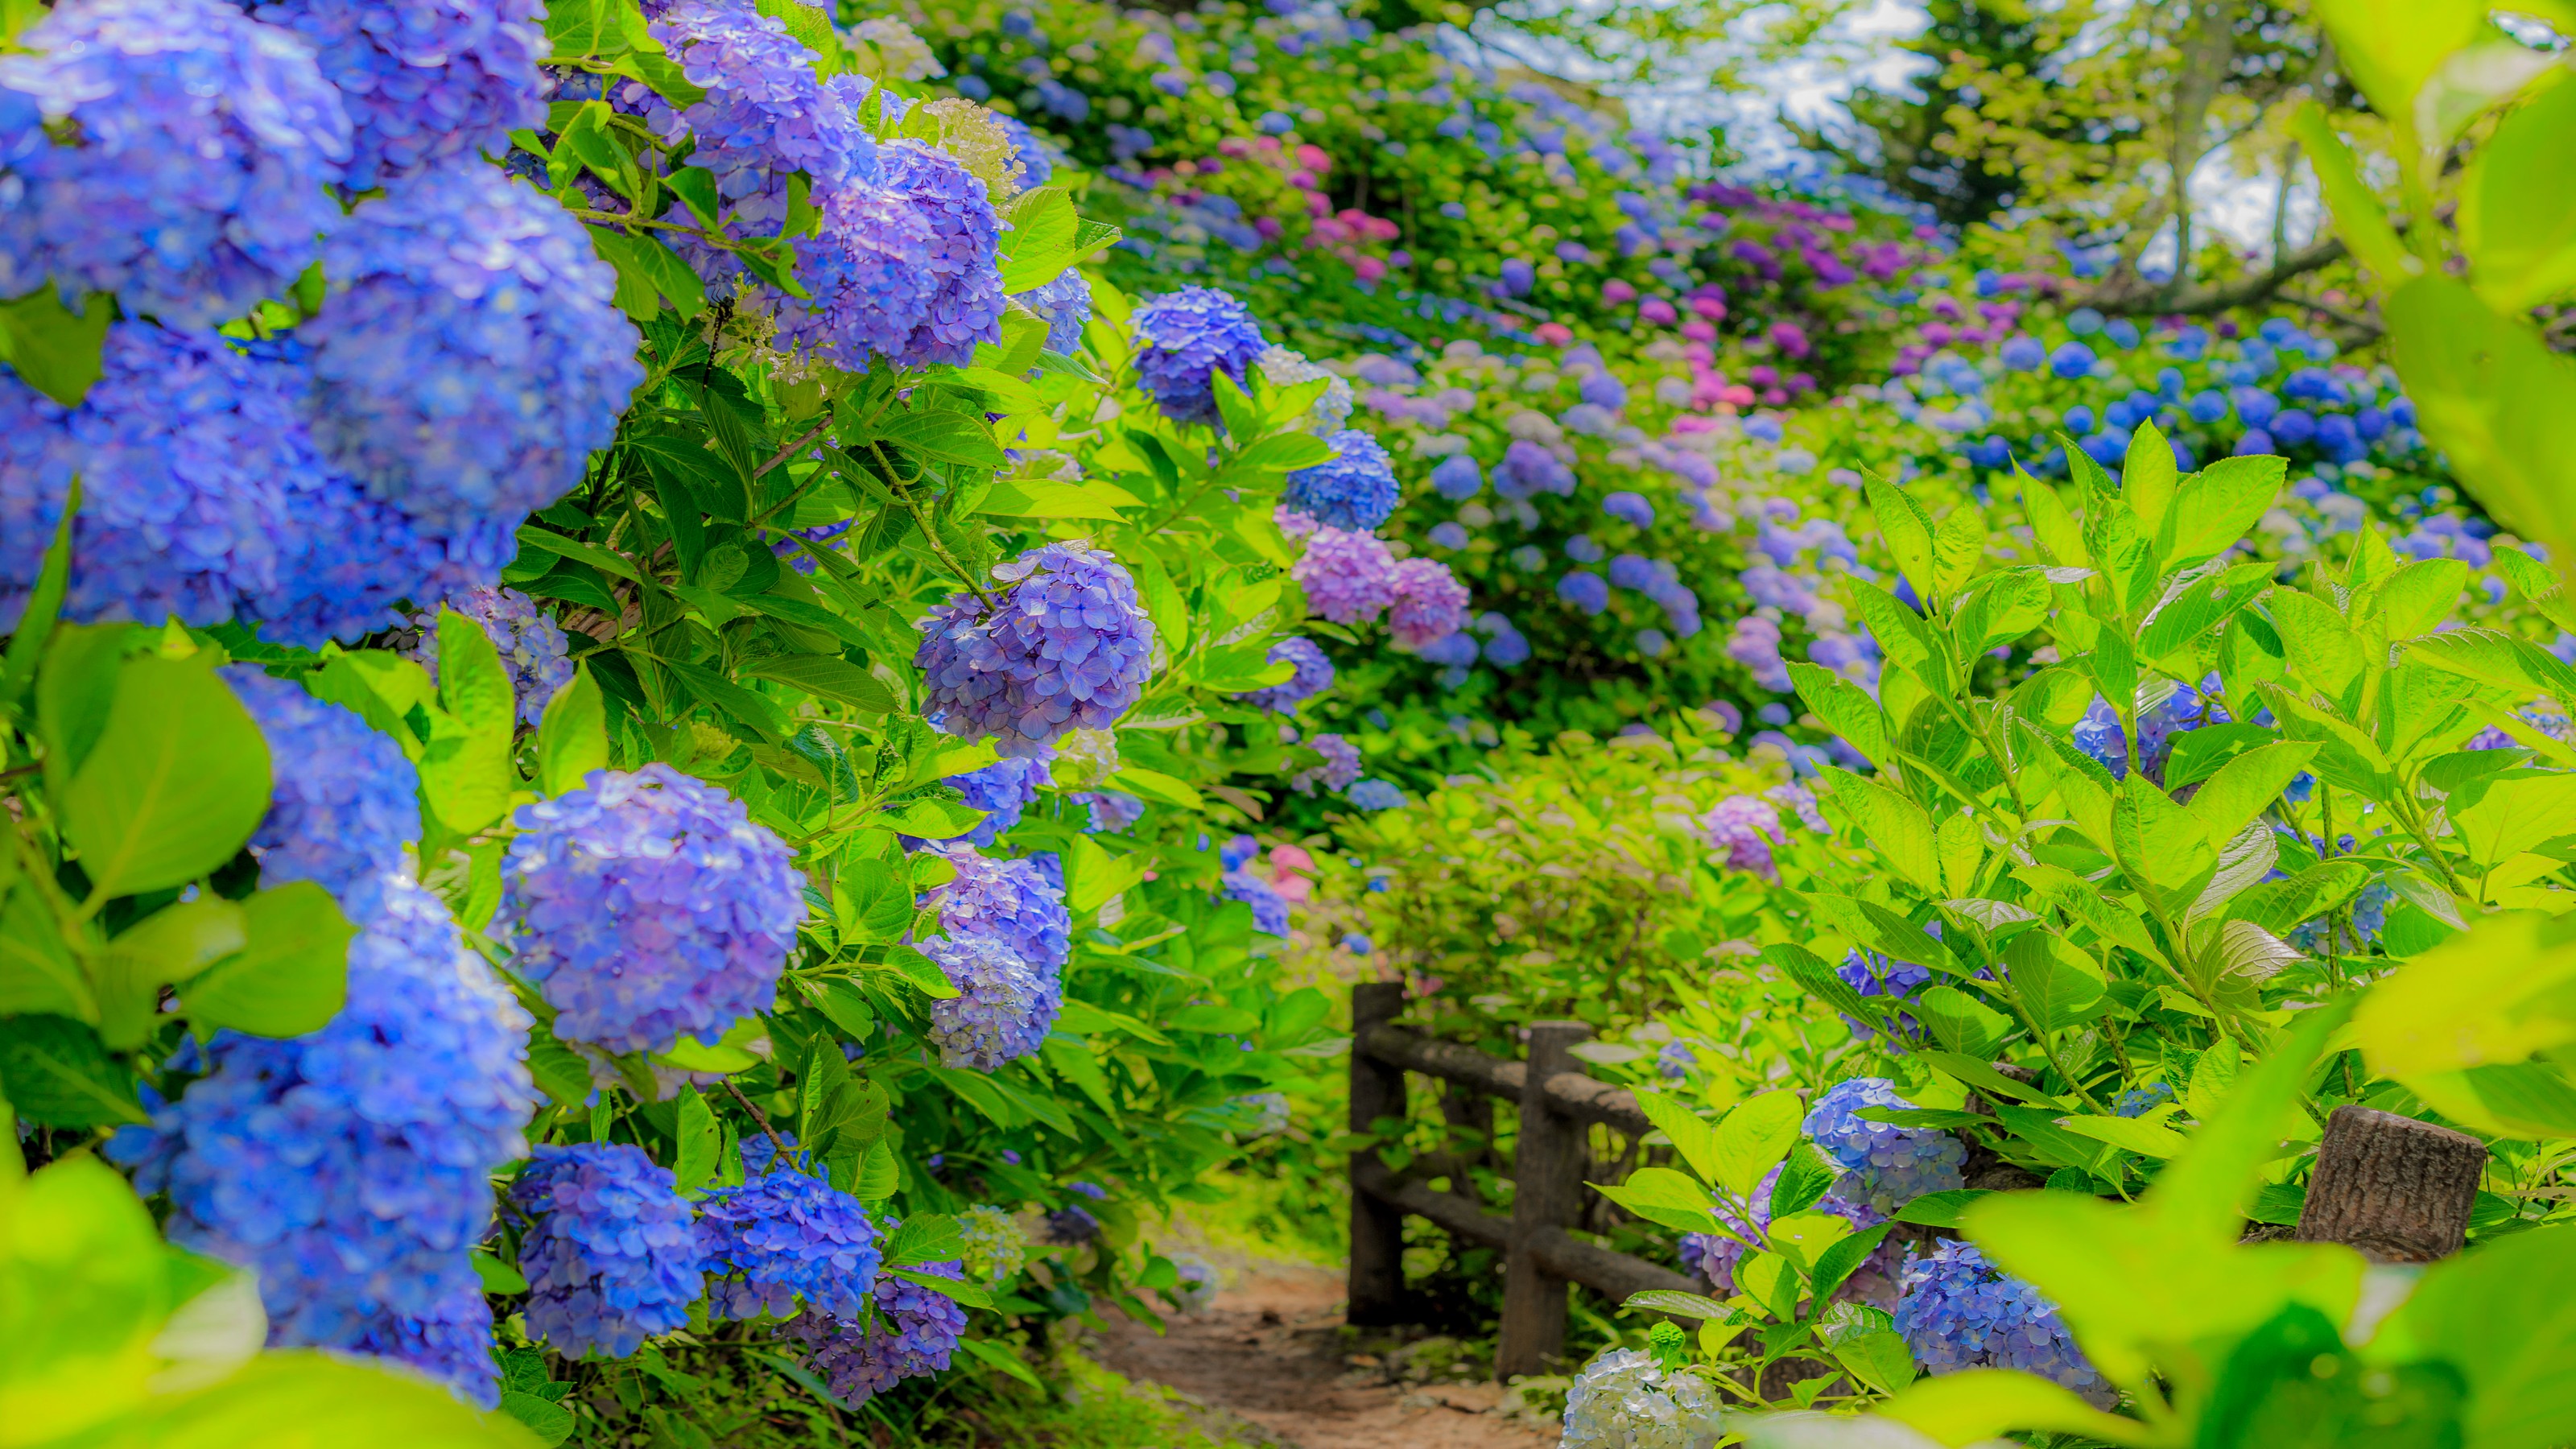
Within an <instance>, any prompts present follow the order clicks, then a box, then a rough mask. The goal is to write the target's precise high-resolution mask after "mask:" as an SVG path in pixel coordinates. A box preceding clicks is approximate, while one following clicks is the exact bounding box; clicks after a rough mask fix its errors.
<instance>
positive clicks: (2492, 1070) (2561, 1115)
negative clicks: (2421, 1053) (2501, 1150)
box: [2405, 1061, 2576, 1141]
mask: <svg viewBox="0 0 2576 1449" xmlns="http://www.w3.org/2000/svg"><path fill="white" fill-rule="evenodd" d="M2405 1080H2406V1086H2407V1087H2408V1088H2409V1089H2410V1090H2412V1091H2413V1092H2414V1093H2415V1095H2416V1096H2418V1097H2421V1098H2423V1099H2424V1104H2425V1105H2426V1106H2428V1107H2430V1108H2432V1109H2433V1110H2434V1111H2436V1112H2439V1113H2441V1114H2442V1115H2443V1116H2445V1117H2448V1118H2450V1119H2451V1120H2452V1121H2454V1122H2457V1123H2459V1124H2460V1125H2462V1126H2464V1127H2467V1128H2469V1129H2471V1130H2472V1131H2477V1132H2483V1133H2485V1134H2486V1135H2488V1136H2490V1137H2523V1138H2529V1139H2532V1140H2535V1141H2551V1140H2557V1139H2564V1138H2569V1137H2576V1080H2570V1078H2569V1076H2568V1073H2567V1069H2566V1068H2564V1067H2562V1066H2559V1065H2558V1064H2557V1063H2555V1062H2546V1061H2529V1062H2512V1063H2505V1064H2499V1065H2489V1066H2481V1067H2466V1068H2463V1069H2461V1070H2459V1071H2456V1072H2422V1073H2418V1074H2416V1075H2414V1076H2410V1077H2408V1078H2406V1079H2405Z"/></svg>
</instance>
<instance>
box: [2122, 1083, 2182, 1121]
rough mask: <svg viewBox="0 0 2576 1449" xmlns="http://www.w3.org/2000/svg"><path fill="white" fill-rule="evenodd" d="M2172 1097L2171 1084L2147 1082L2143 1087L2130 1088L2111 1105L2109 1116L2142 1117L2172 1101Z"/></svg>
mask: <svg viewBox="0 0 2576 1449" xmlns="http://www.w3.org/2000/svg"><path fill="white" fill-rule="evenodd" d="M2173 1096H2174V1089H2173V1083H2171V1082H2149V1083H2147V1084H2146V1085H2145V1086H2143V1087H2131V1088H2130V1089H2129V1090H2127V1091H2125V1092H2122V1093H2121V1094H2120V1095H2119V1097H2118V1098H2117V1099H2115V1100H2114V1101H2113V1102H2112V1103H2111V1115H2113V1116H2115V1117H2144V1116H2145V1115H2147V1114H2148V1113H2149V1112H2152V1111H2154V1110H2155V1109H2156V1108H2157V1107H2159V1106H2162V1105H2163V1104H2165V1103H2167V1102H2170V1101H2172V1100H2173Z"/></svg>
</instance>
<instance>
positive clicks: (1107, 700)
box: [912, 543, 1154, 758]
mask: <svg viewBox="0 0 2576 1449" xmlns="http://www.w3.org/2000/svg"><path fill="white" fill-rule="evenodd" d="M993 577H994V578H996V579H998V580H1000V581H1002V582H1003V583H1005V584H1008V585H1010V587H1009V588H1008V589H1006V590H1003V591H1001V593H1000V596H999V598H998V600H997V601H996V607H995V608H994V609H993V610H992V611H991V612H989V613H988V612H987V610H986V608H985V605H984V602H983V600H981V599H978V598H976V597H975V596H973V595H971V594H959V595H955V596H953V597H952V598H950V600H949V601H948V602H947V603H945V604H940V605H936V606H934V607H933V608H932V609H931V612H930V617H929V618H927V619H924V620H922V621H921V623H920V626H919V627H920V629H921V631H922V635H923V638H922V642H921V648H920V649H919V650H918V651H917V652H915V653H914V655H913V661H912V662H913V663H914V664H916V665H918V666H920V667H921V669H922V670H923V671H924V682H925V683H926V684H927V685H928V694H929V697H928V700H927V701H926V708H927V711H928V712H929V713H930V714H932V715H936V716H945V717H944V718H943V719H942V720H941V723H940V728H942V729H945V730H947V731H948V732H949V733H951V734H955V735H962V736H964V737H966V738H967V739H990V740H992V741H993V742H994V746H995V748H997V749H999V750H1000V751H1001V752H1002V753H1003V754H1005V755H1010V756H1014V757H1019V758H1028V757H1032V756H1035V755H1037V754H1038V753H1039V752H1040V751H1041V750H1043V749H1045V748H1047V747H1048V746H1051V745H1053V744H1054V743H1055V742H1056V740H1057V739H1058V738H1059V737H1060V736H1062V735H1063V734H1065V733H1066V732H1067V731H1069V730H1076V729H1107V728H1109V727H1110V726H1111V725H1112V724H1114V723H1115V722H1116V721H1117V719H1118V717H1119V716H1120V715H1122V714H1125V713H1126V712H1127V710H1128V709H1129V708H1130V707H1131V706H1133V705H1134V704H1135V703H1136V700H1137V699H1138V697H1139V696H1141V695H1142V694H1143V692H1144V686H1145V677H1146V675H1147V674H1148V673H1149V672H1150V671H1151V670H1152V667H1153V655H1154V621H1153V620H1152V619H1151V618H1149V617H1148V616H1147V615H1146V613H1145V609H1144V606H1143V605H1142V604H1141V603H1139V602H1138V601H1137V598H1136V584H1135V581H1134V580H1133V579H1131V578H1129V577H1128V574H1127V570H1126V569H1124V568H1122V567H1120V566H1119V563H1118V561H1117V560H1116V559H1114V558H1112V557H1110V556H1109V555H1108V554H1107V553H1104V552H1102V551H1100V550H1098V549H1093V548H1088V547H1086V546H1084V545H1082V544H1079V543H1050V544H1046V545H1043V546H1041V547H1038V548H1034V549H1031V550H1030V551H1028V552H1027V553H1024V554H1022V555H1020V556H1019V557H1018V558H1017V559H1015V560H1013V561H1011V562H1010V563H1006V564H1003V565H1001V566H1000V567H998V568H996V569H994V570H993Z"/></svg>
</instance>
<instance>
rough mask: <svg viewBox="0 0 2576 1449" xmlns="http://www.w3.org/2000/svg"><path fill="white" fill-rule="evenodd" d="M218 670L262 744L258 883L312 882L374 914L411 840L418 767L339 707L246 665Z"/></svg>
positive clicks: (255, 843)
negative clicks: (264, 793)
mask: <svg viewBox="0 0 2576 1449" xmlns="http://www.w3.org/2000/svg"><path fill="white" fill-rule="evenodd" d="M223 673H224V682H225V683H227V684H230V685H231V686H232V690H233V694H234V695H235V696H236V697H238V698H239V699H240V700H241V702H242V707H243V708H244V709H247V710H249V711H250V717H251V718H252V719H253V720H254V721H256V722H257V723H258V725H259V733H260V737H261V738H263V739H265V740H266V741H268V759H269V773H270V776H271V778H272V781H273V783H272V785H271V787H270V791H269V797H268V813H267V814H266V815H264V816H262V817H260V822H259V829H258V830H257V831H255V832H254V833H253V834H252V835H251V838H250V852H251V854H252V855H253V856H254V857H256V858H257V859H258V861H259V883H260V884H261V885H263V886H275V885H283V884H285V883H286V882H288V881H298V880H309V881H313V882H315V883H316V884H318V885H320V886H322V887H323V888H324V889H326V890H328V891H330V892H331V894H332V895H333V896H334V897H336V898H337V899H338V900H339V902H340V907H341V909H342V910H343V911H344V912H346V913H347V914H349V915H350V916H351V917H353V918H356V917H363V916H368V915H372V914H374V912H375V909H376V906H377V903H378V902H379V900H380V899H381V898H382V896H383V893H384V882H385V878H386V877H387V876H389V875H392V874H394V873H395V872H397V871H400V870H401V869H402V868H403V854H404V851H405V850H406V849H408V848H409V847H410V846H412V845H414V844H416V843H417V842H418V841H419V840H420V775H419V772H418V771H416V770H415V769H413V768H412V763H411V761H410V760H408V759H405V758H404V757H403V752H402V746H400V745H398V744H395V743H394V741H393V738H392V737H391V736H389V735H386V734H383V733H381V732H379V731H377V730H376V729H375V728H374V727H373V726H371V725H369V724H368V723H367V722H366V721H365V720H363V719H360V718H359V717H358V715H357V714H356V713H355V712H354V711H352V710H350V709H349V708H348V707H347V706H345V705H338V704H333V703H331V702H329V701H327V700H321V699H316V698H314V697H313V696H312V695H311V694H309V693H307V692H306V691H305V689H304V688H303V687H302V686H301V685H297V684H292V683H289V682H288V681H286V680H283V679H277V678H274V677H272V676H270V675H268V674H266V673H264V672H262V671H261V670H259V669H258V668H256V667H254V666H251V665H247V664H235V665H231V666H229V667H227V668H226V669H225V670H224V672H223Z"/></svg>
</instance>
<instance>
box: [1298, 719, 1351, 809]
mask: <svg viewBox="0 0 2576 1449" xmlns="http://www.w3.org/2000/svg"><path fill="white" fill-rule="evenodd" d="M1306 743H1307V744H1308V745H1309V746H1311V747H1313V749H1314V751H1315V753H1317V754H1319V755H1322V756H1323V757H1324V763H1322V764H1320V765H1317V766H1315V767H1314V768H1313V769H1310V770H1300V771H1298V772H1297V773H1296V775H1295V776H1293V777H1292V778H1291V779H1290V780H1289V781H1288V788H1290V789H1292V790H1294V791H1296V792H1297V793H1298V794H1300V795H1312V794H1313V793H1315V786H1316V784H1317V783H1318V782H1320V783H1321V784H1322V785H1323V787H1324V788H1325V789H1327V790H1347V789H1349V788H1350V786H1351V782H1352V781H1354V780H1357V779H1358V778H1359V777H1360V747H1359V746H1357V745H1355V744H1352V743H1351V742H1350V741H1349V740H1347V739H1345V738H1343V737H1342V736H1340V735H1335V734H1323V735H1317V736H1315V737H1314V738H1313V739H1311V740H1308V741H1307V742H1306Z"/></svg>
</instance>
